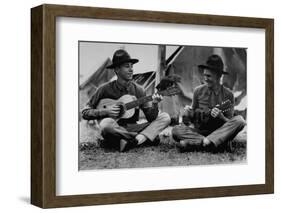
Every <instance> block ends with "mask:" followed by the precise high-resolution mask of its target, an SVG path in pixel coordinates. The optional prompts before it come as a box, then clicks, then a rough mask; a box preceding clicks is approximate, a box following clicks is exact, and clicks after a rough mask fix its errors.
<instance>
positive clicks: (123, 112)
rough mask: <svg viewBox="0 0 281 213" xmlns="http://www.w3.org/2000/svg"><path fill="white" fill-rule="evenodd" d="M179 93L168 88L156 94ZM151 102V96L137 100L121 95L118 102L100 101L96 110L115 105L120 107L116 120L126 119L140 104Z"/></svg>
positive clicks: (171, 94) (176, 88) (178, 90)
mask: <svg viewBox="0 0 281 213" xmlns="http://www.w3.org/2000/svg"><path fill="white" fill-rule="evenodd" d="M180 92H181V91H180V89H179V88H178V87H170V88H168V89H166V90H164V91H160V92H158V93H157V94H159V95H162V96H173V95H176V94H179V93H180ZM149 101H152V95H149V96H144V97H141V98H139V99H137V98H136V97H135V96H132V95H123V96H122V97H120V98H119V99H118V100H114V99H110V98H105V99H101V100H100V101H99V103H98V105H97V109H107V108H108V107H110V106H113V105H117V106H119V107H120V114H119V116H118V118H117V119H116V120H119V119H121V118H122V119H128V118H131V117H132V116H133V115H134V114H135V108H136V107H138V106H139V105H141V104H144V103H147V102H149Z"/></svg>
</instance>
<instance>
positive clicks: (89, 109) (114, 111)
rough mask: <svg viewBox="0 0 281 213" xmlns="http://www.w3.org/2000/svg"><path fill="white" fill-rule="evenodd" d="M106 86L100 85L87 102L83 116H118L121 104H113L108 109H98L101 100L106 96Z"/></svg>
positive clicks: (92, 118)
mask: <svg viewBox="0 0 281 213" xmlns="http://www.w3.org/2000/svg"><path fill="white" fill-rule="evenodd" d="M104 90H105V87H100V88H99V89H98V90H97V91H96V93H95V94H94V95H93V96H92V97H91V99H90V100H89V101H88V103H87V104H86V106H85V108H84V109H83V110H82V118H83V119H85V120H95V119H102V118H106V117H112V118H116V117H118V115H119V112H120V108H119V106H116V105H113V106H110V107H108V108H107V109H96V107H97V105H98V103H99V101H100V100H101V99H102V98H104Z"/></svg>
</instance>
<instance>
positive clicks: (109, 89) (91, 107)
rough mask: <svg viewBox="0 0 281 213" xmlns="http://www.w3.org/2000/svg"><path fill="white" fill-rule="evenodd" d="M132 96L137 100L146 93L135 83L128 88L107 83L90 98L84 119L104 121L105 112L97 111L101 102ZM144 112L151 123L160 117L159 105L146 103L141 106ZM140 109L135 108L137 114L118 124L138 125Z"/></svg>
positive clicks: (116, 83)
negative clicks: (127, 95) (102, 100)
mask: <svg viewBox="0 0 281 213" xmlns="http://www.w3.org/2000/svg"><path fill="white" fill-rule="evenodd" d="M126 94H129V95H132V96H135V97H136V98H137V99H138V98H141V97H144V96H146V94H145V91H144V89H143V88H142V87H140V86H139V85H137V84H136V83H134V82H130V83H129V84H128V86H127V87H124V86H123V85H121V84H120V83H119V82H117V81H116V80H115V81H112V82H109V83H106V84H104V85H102V86H101V87H99V88H98V89H97V91H96V92H95V94H94V95H93V96H92V97H91V98H90V100H89V101H88V103H87V105H86V107H85V108H84V109H83V110H82V117H83V118H84V119H85V120H95V119H102V118H105V117H106V114H104V112H103V111H101V110H98V109H96V107H97V105H98V103H99V101H100V100H101V99H104V98H110V99H114V100H117V99H119V98H120V97H122V96H123V95H126ZM139 108H141V109H142V111H143V112H144V114H145V117H146V119H147V120H148V121H149V122H151V121H153V120H155V119H156V118H157V116H158V104H157V103H156V104H153V105H152V106H151V104H150V103H148V102H147V103H145V104H143V105H140V107H139ZM139 108H135V114H134V115H133V116H132V117H131V118H128V119H120V120H119V121H118V123H119V124H120V125H126V124H128V123H136V122H137V121H138V120H139Z"/></svg>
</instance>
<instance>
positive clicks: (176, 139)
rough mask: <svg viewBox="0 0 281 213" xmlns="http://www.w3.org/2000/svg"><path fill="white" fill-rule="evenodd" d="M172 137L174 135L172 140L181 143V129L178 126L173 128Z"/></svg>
mask: <svg viewBox="0 0 281 213" xmlns="http://www.w3.org/2000/svg"><path fill="white" fill-rule="evenodd" d="M171 135H172V138H173V139H174V140H175V141H179V135H180V133H179V127H178V126H175V127H173V129H172V132H171Z"/></svg>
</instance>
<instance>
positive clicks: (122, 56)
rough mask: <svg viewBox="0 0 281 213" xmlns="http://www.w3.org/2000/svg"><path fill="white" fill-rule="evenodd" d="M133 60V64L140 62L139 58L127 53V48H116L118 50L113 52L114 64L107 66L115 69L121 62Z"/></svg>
mask: <svg viewBox="0 0 281 213" xmlns="http://www.w3.org/2000/svg"><path fill="white" fill-rule="evenodd" d="M128 62H131V63H132V64H135V63H138V62H139V60H138V59H135V58H131V56H130V55H129V53H127V52H126V51H125V50H122V49H120V50H116V52H115V53H114V54H113V57H112V64H111V65H109V66H107V67H106V68H109V69H113V68H115V67H117V66H120V65H121V64H124V63H128Z"/></svg>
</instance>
